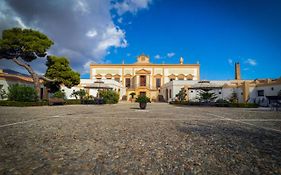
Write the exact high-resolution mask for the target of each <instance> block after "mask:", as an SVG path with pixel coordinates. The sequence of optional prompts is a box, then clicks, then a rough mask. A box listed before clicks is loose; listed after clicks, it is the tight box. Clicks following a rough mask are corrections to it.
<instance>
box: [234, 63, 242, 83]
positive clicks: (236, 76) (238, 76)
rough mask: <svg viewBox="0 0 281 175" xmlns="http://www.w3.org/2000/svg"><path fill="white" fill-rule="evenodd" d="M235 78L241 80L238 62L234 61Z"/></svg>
mask: <svg viewBox="0 0 281 175" xmlns="http://www.w3.org/2000/svg"><path fill="white" fill-rule="evenodd" d="M235 80H241V71H240V63H239V62H237V63H235Z"/></svg>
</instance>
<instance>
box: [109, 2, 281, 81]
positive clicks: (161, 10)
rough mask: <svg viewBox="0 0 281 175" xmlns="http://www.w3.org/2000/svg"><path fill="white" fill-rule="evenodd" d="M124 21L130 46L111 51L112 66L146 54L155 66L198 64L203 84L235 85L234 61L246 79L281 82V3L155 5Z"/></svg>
mask: <svg viewBox="0 0 281 175" xmlns="http://www.w3.org/2000/svg"><path fill="white" fill-rule="evenodd" d="M123 21H125V22H124V23H123V24H122V25H120V26H121V27H122V28H125V30H126V38H127V40H128V43H129V44H128V46H127V47H126V48H120V49H111V51H110V54H109V55H107V56H106V60H108V61H110V62H112V63H121V62H122V59H124V60H125V62H126V63H133V62H135V57H136V55H138V54H140V53H142V52H144V53H146V54H148V55H149V56H150V57H151V60H152V62H153V63H162V62H165V63H178V60H179V57H180V56H183V57H184V61H185V63H196V62H197V61H199V62H200V64H201V79H232V78H233V77H234V75H233V74H234V66H233V64H234V62H236V61H239V62H240V64H241V70H242V77H243V78H244V79H255V78H267V77H272V78H277V77H280V76H281V32H280V31H281V1H277V0H276V1H272V0H268V1H265V0H262V1H261V0H254V1H251V0H243V1H238V0H228V1H225V0H221V1H220V0H211V1H209V0H208V1H207V0H197V1H187V0H186V1H180V0H173V1H168V0H162V1H154V2H153V3H152V5H151V6H150V7H149V9H147V10H143V11H140V12H139V13H138V14H137V15H132V14H127V15H126V16H124V17H123ZM130 22H131V24H130ZM128 23H129V24H128ZM167 53H174V54H175V55H174V56H173V57H171V58H169V57H167ZM156 55H160V59H155V56H156ZM156 57H157V56H156Z"/></svg>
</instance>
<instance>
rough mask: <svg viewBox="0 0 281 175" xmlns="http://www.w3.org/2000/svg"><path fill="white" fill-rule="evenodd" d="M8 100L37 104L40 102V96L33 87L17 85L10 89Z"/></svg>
mask: <svg viewBox="0 0 281 175" xmlns="http://www.w3.org/2000/svg"><path fill="white" fill-rule="evenodd" d="M8 100H9V101H20V102H36V101H38V95H37V93H36V91H35V89H34V88H33V87H29V86H23V85H19V84H15V85H11V86H10V87H9V93H8Z"/></svg>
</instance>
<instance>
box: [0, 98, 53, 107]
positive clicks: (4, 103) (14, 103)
mask: <svg viewBox="0 0 281 175" xmlns="http://www.w3.org/2000/svg"><path fill="white" fill-rule="evenodd" d="M45 105H48V102H46V101H41V102H21V101H8V100H7V101H6V100H3V101H0V106H17V107H25V106H45Z"/></svg>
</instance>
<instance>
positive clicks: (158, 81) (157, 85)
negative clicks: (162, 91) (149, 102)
mask: <svg viewBox="0 0 281 175" xmlns="http://www.w3.org/2000/svg"><path fill="white" fill-rule="evenodd" d="M160 86H161V78H156V88H160Z"/></svg>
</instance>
